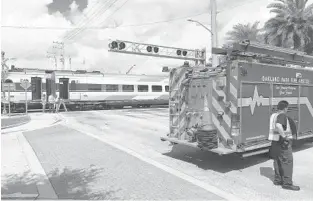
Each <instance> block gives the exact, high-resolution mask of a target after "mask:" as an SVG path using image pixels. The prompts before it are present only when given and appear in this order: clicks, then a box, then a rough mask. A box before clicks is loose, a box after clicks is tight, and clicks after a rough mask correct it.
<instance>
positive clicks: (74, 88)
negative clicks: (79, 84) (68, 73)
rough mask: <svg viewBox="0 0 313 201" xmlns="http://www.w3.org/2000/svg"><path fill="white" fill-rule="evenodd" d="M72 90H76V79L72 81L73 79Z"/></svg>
mask: <svg viewBox="0 0 313 201" xmlns="http://www.w3.org/2000/svg"><path fill="white" fill-rule="evenodd" d="M70 91H76V83H75V80H72V81H71V85H70Z"/></svg>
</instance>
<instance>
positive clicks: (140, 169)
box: [1, 115, 223, 200]
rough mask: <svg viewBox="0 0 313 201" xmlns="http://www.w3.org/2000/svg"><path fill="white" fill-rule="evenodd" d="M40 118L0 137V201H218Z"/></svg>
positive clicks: (77, 133) (194, 187)
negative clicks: (104, 200) (138, 200)
mask: <svg viewBox="0 0 313 201" xmlns="http://www.w3.org/2000/svg"><path fill="white" fill-rule="evenodd" d="M45 118H47V116H45V115H35V116H34V119H35V121H32V124H27V125H28V126H26V125H25V126H24V128H23V129H22V130H21V129H20V128H15V129H13V128H12V129H10V130H11V132H6V133H5V134H3V135H2V141H1V143H2V144H3V146H2V147H3V149H2V153H3V154H4V155H3V157H2V194H5V195H4V196H2V199H8V198H11V199H12V198H18V199H26V198H27V199H35V198H36V197H37V198H38V199H127V200H129V199H141V200H156V199H162V200H168V199H173V200H223V198H221V197H219V196H218V195H215V194H214V193H211V192H210V191H208V190H205V189H204V188H201V187H199V186H197V185H194V184H192V183H190V182H188V181H186V180H183V179H181V178H179V177H177V176H175V175H173V174H169V173H168V172H166V171H163V170H162V169H160V168H157V167H155V166H153V165H150V164H148V163H146V162H143V161H141V160H138V159H137V158H136V157H133V156H131V155H129V154H127V153H125V152H123V151H120V150H118V149H115V148H114V147H112V146H110V145H108V144H106V143H103V142H102V141H100V140H97V139H95V138H92V137H90V136H88V135H86V134H84V133H81V132H79V131H77V130H73V129H70V128H68V127H65V126H62V125H59V124H53V123H52V124H51V121H50V123H49V121H48V119H51V117H48V118H47V119H45ZM36 120H37V123H36ZM40 122H41V124H40ZM43 122H46V123H47V122H48V124H46V125H43V124H42V123H43ZM38 124H40V126H39V125H38ZM5 153H11V154H5Z"/></svg>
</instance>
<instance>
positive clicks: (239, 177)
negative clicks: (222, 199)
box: [62, 109, 313, 200]
mask: <svg viewBox="0 0 313 201" xmlns="http://www.w3.org/2000/svg"><path fill="white" fill-rule="evenodd" d="M62 115H64V116H66V118H68V119H72V120H74V121H76V123H77V124H80V125H81V130H82V131H83V130H86V131H87V132H91V133H92V134H94V135H96V136H98V137H99V138H103V139H105V140H108V141H111V142H114V143H116V144H118V145H119V146H121V147H125V148H128V149H130V150H133V151H134V152H136V153H139V154H141V155H143V156H145V157H147V158H151V159H152V160H154V161H157V162H158V163H161V164H163V165H166V166H168V167H171V168H173V169H175V170H177V171H180V172H182V173H184V174H187V175H190V176H192V177H194V178H196V179H198V180H200V181H202V182H204V183H206V184H209V185H212V186H215V187H216V188H219V189H222V190H223V191H226V192H228V193H229V194H233V195H236V196H237V197H240V198H242V199H246V200H310V199H311V198H312V197H313V182H311V181H313V174H312V171H311V169H313V157H312V155H313V144H312V143H308V144H305V145H302V146H298V147H296V148H295V149H294V183H295V184H297V185H300V187H301V191H300V192H293V191H286V190H283V189H282V188H281V187H280V186H273V184H272V179H273V168H272V167H273V164H272V161H271V160H269V159H268V158H267V157H266V156H264V155H259V156H253V157H249V158H246V159H240V158H238V157H234V156H218V155H215V154H212V153H209V152H202V151H200V150H198V149H194V148H189V147H186V146H180V145H176V146H174V147H173V146H169V143H167V142H161V141H160V137H161V136H164V135H165V134H166V133H167V132H168V110H167V109H138V110H114V111H89V112H82V113H80V112H74V113H62ZM70 124H71V125H74V124H73V123H70ZM243 192H244V193H243Z"/></svg>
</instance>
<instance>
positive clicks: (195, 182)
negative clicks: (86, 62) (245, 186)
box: [62, 115, 242, 200]
mask: <svg viewBox="0 0 313 201" xmlns="http://www.w3.org/2000/svg"><path fill="white" fill-rule="evenodd" d="M62 116H63V115H62ZM63 118H64V123H65V124H66V126H68V127H70V128H72V129H74V130H77V131H79V132H82V133H84V134H86V135H88V136H90V137H92V138H95V139H97V140H99V141H102V142H104V143H106V144H109V145H111V146H112V147H115V148H116V149H119V150H121V151H123V152H126V153H127V154H129V155H132V156H134V157H136V158H138V159H140V160H142V161H144V162H146V163H148V164H150V165H153V166H155V167H157V168H159V169H161V170H163V171H165V172H167V173H170V174H172V175H174V176H176V177H178V178H181V179H183V180H185V181H188V182H190V183H192V184H193V185H196V186H198V187H201V188H203V189H205V190H206V191H209V192H211V193H213V194H215V195H217V196H219V197H222V198H224V199H226V200H242V199H239V198H238V197H236V196H235V195H233V194H231V193H227V192H225V191H222V190H220V189H219V188H217V187H215V186H211V185H209V184H207V183H205V182H202V181H200V180H198V179H196V178H195V177H192V176H190V175H187V174H185V173H183V172H180V171H178V170H175V169H173V168H171V167H169V166H166V165H163V164H161V163H159V162H156V161H154V160H152V159H150V158H147V157H144V156H142V155H140V154H138V153H137V152H135V151H133V150H131V149H128V148H126V147H123V146H121V145H119V144H117V143H115V142H112V141H111V140H109V139H108V138H106V137H104V136H101V137H99V136H96V135H94V134H92V133H90V132H89V131H86V130H85V128H86V127H84V126H80V125H79V124H78V123H76V122H73V121H70V120H68V118H66V117H65V116H63Z"/></svg>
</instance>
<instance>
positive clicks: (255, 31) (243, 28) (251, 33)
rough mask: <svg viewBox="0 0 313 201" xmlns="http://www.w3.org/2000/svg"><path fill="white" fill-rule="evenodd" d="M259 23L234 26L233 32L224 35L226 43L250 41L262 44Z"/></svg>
mask: <svg viewBox="0 0 313 201" xmlns="http://www.w3.org/2000/svg"><path fill="white" fill-rule="evenodd" d="M259 23H260V22H259V21H257V22H255V23H253V24H250V23H248V24H236V25H234V26H233V30H232V31H229V32H227V33H226V35H227V38H226V40H227V41H228V43H233V42H239V41H243V40H250V41H252V42H263V40H262V34H261V29H259V28H258V26H259Z"/></svg>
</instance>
